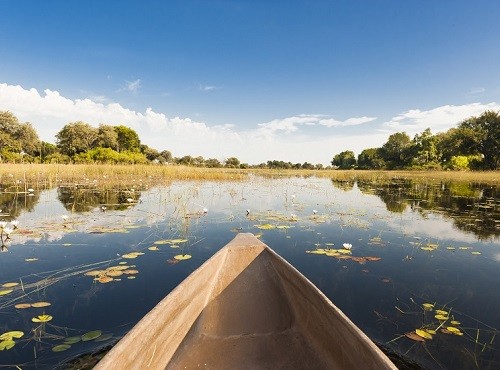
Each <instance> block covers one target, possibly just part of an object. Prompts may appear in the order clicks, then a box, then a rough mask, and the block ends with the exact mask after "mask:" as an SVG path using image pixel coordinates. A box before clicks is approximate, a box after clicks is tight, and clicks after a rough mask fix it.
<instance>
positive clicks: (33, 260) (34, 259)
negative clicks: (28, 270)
mask: <svg viewBox="0 0 500 370" xmlns="http://www.w3.org/2000/svg"><path fill="white" fill-rule="evenodd" d="M25 261H26V262H35V261H38V258H26V259H25Z"/></svg>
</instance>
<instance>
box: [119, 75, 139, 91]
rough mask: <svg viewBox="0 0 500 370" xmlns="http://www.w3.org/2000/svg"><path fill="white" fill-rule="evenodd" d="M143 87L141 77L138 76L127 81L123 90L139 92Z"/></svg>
mask: <svg viewBox="0 0 500 370" xmlns="http://www.w3.org/2000/svg"><path fill="white" fill-rule="evenodd" d="M140 88H141V79H140V78H138V79H137V80H134V81H125V87H124V88H123V89H121V91H131V92H133V93H137V91H139V89H140Z"/></svg>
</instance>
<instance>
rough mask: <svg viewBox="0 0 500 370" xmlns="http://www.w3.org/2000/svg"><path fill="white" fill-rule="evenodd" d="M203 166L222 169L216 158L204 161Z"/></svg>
mask: <svg viewBox="0 0 500 370" xmlns="http://www.w3.org/2000/svg"><path fill="white" fill-rule="evenodd" d="M205 166H206V167H208V168H218V167H222V164H221V163H220V161H219V160H218V159H216V158H208V159H207V160H205Z"/></svg>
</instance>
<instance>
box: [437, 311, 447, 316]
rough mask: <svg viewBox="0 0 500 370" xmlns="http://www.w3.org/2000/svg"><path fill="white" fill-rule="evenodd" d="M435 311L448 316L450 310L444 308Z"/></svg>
mask: <svg viewBox="0 0 500 370" xmlns="http://www.w3.org/2000/svg"><path fill="white" fill-rule="evenodd" d="M434 312H436V313H437V314H438V315H445V316H448V311H443V310H435V311H434Z"/></svg>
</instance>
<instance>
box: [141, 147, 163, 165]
mask: <svg viewBox="0 0 500 370" xmlns="http://www.w3.org/2000/svg"><path fill="white" fill-rule="evenodd" d="M141 153H142V154H144V155H145V156H146V158H147V159H148V161H154V160H155V159H157V158H158V157H160V153H159V152H158V150H156V149H153V148H150V147H149V146H147V145H146V144H141Z"/></svg>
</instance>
